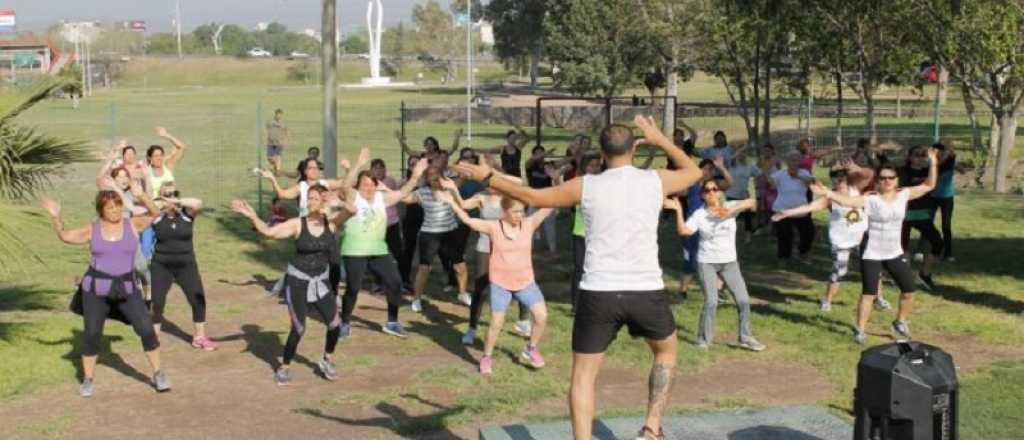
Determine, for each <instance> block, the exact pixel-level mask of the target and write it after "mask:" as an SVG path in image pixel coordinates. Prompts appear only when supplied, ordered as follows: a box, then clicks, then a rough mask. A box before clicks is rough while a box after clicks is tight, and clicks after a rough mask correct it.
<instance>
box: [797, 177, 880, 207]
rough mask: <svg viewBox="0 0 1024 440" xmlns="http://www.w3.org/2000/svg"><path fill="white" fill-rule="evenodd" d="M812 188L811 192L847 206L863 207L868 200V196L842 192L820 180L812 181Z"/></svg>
mask: <svg viewBox="0 0 1024 440" xmlns="http://www.w3.org/2000/svg"><path fill="white" fill-rule="evenodd" d="M810 189H811V192H813V193H815V194H817V195H819V196H823V197H827V198H828V199H829V200H831V201H833V202H836V203H838V204H840V205H843V206H845V207H847V208H863V207H864V204H865V203H866V202H867V198H866V197H864V196H850V195H847V194H840V193H837V192H835V191H832V190H830V189H828V188H826V187H825V185H822V184H821V183H818V182H814V183H812V184H811V185H810Z"/></svg>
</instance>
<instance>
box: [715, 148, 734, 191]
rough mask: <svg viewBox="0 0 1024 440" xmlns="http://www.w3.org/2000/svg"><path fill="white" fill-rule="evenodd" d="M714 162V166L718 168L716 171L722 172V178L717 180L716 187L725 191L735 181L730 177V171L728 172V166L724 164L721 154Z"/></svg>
mask: <svg viewBox="0 0 1024 440" xmlns="http://www.w3.org/2000/svg"><path fill="white" fill-rule="evenodd" d="M714 163H715V168H718V171H719V172H720V173H722V180H719V181H718V189H720V190H722V191H725V190H727V189H729V188H732V185H733V183H735V181H734V180H733V178H732V173H730V172H729V168H726V166H725V160H724V159H722V156H718V157H716V158H715V160H714Z"/></svg>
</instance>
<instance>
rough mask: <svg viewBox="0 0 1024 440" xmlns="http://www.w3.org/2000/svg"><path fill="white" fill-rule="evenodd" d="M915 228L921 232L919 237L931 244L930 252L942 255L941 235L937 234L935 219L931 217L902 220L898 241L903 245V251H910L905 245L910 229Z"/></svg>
mask: <svg viewBox="0 0 1024 440" xmlns="http://www.w3.org/2000/svg"><path fill="white" fill-rule="evenodd" d="M911 229H917V231H918V232H920V233H921V238H922V239H924V240H928V244H929V245H930V246H931V254H932V255H934V256H936V257H938V256H941V255H942V235H941V234H939V230H938V229H935V221H934V220H933V219H927V220H908V221H904V222H903V231H902V235H901V236H900V243H901V244H902V245H903V251H904V252H910V248H908V247H907V245H908V244H909V243H910V230H911Z"/></svg>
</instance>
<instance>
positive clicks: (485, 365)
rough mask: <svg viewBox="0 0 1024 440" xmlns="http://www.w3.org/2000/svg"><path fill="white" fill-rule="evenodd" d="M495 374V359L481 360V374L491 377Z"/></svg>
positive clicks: (485, 358)
mask: <svg viewBox="0 0 1024 440" xmlns="http://www.w3.org/2000/svg"><path fill="white" fill-rule="evenodd" d="M492 372H494V359H491V357H490V356H484V357H482V358H480V374H486V375H488V376H489V375H490V374H491V373H492Z"/></svg>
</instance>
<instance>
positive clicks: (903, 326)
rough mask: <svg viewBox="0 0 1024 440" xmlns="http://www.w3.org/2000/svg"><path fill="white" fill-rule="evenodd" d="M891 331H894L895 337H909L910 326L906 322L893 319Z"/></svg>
mask: <svg viewBox="0 0 1024 440" xmlns="http://www.w3.org/2000/svg"><path fill="white" fill-rule="evenodd" d="M892 331H894V332H896V335H897V336H898V338H897V339H901V338H902V339H910V326H908V325H907V323H906V322H904V321H900V320H898V319H897V320H895V321H893V322H892Z"/></svg>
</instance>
